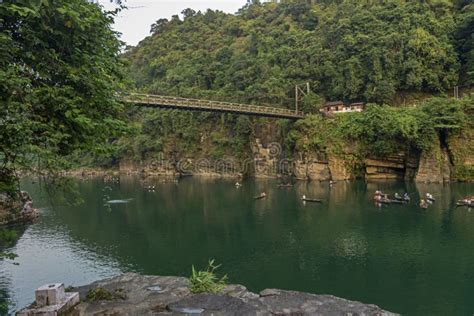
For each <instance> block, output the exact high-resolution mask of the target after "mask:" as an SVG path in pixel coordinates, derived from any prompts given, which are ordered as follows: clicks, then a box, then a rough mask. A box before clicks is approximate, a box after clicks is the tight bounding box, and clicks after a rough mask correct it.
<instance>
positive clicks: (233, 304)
mask: <svg viewBox="0 0 474 316" xmlns="http://www.w3.org/2000/svg"><path fill="white" fill-rule="evenodd" d="M97 288H102V289H105V290H107V291H111V292H114V291H117V290H119V291H120V292H121V293H123V294H124V297H122V299H115V300H109V301H104V300H102V301H84V299H85V298H86V296H87V293H88V292H89V291H90V290H94V289H97ZM74 290H75V291H78V292H79V293H80V297H81V299H82V300H83V301H82V302H81V303H80V304H79V305H77V306H76V307H75V308H74V310H73V311H72V312H71V315H76V316H78V315H187V314H188V315H189V314H199V315H395V314H393V313H390V312H387V311H384V310H382V309H381V308H379V307H377V306H375V305H366V304H363V303H359V302H354V301H348V300H345V299H342V298H337V297H334V296H330V295H315V294H308V293H301V292H294V291H283V290H275V289H267V290H264V291H262V292H260V294H255V293H252V292H249V291H247V289H246V288H245V287H244V286H242V285H228V286H227V287H226V288H225V289H224V291H223V293H222V294H220V295H215V294H195V295H193V294H191V293H190V292H189V290H188V280H187V279H186V278H181V277H161V276H141V275H138V274H133V273H127V274H124V275H121V276H118V277H114V278H111V279H107V280H102V281H98V282H94V283H92V284H90V285H87V286H82V287H79V288H76V289H74Z"/></svg>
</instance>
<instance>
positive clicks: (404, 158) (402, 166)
mask: <svg viewBox="0 0 474 316" xmlns="http://www.w3.org/2000/svg"><path fill="white" fill-rule="evenodd" d="M364 165H365V178H366V179H367V180H389V179H407V180H412V179H413V178H414V176H415V173H416V170H417V168H418V160H417V158H416V157H412V156H411V155H409V154H408V153H405V152H400V153H398V154H394V155H390V156H386V157H383V158H380V157H369V158H366V159H365V161H364Z"/></svg>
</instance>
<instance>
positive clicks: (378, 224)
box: [0, 177, 474, 315]
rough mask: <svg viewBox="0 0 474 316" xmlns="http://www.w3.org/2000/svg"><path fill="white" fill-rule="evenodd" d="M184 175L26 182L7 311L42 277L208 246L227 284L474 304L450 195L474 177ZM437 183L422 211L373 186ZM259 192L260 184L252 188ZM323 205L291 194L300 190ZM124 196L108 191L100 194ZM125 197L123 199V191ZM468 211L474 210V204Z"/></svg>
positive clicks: (415, 192) (153, 267) (97, 272)
mask: <svg viewBox="0 0 474 316" xmlns="http://www.w3.org/2000/svg"><path fill="white" fill-rule="evenodd" d="M234 182H235V181H232V180H222V179H202V178H186V179H184V180H182V181H180V182H179V184H175V183H159V182H158V181H157V182H156V183H155V185H156V187H155V191H154V192H150V191H149V190H147V189H146V188H144V187H143V186H142V185H141V184H140V180H139V178H137V177H128V178H127V177H122V178H121V181H120V183H104V182H103V181H102V179H89V180H77V183H78V189H79V192H80V194H81V196H82V198H83V199H84V203H83V204H81V205H78V206H67V205H59V204H58V203H56V202H55V201H54V199H52V198H48V196H47V194H45V192H44V190H42V189H41V186H40V185H39V184H38V183H33V182H32V181H24V189H26V190H28V191H29V192H30V193H31V194H32V196H33V198H34V201H35V205H36V207H39V208H40V212H41V215H40V217H39V219H38V220H37V222H36V223H34V224H32V225H29V226H27V227H26V229H25V230H24V232H23V231H22V234H20V235H19V239H18V241H17V242H16V244H15V246H13V247H12V248H11V249H10V250H11V251H13V252H15V253H16V254H17V255H18V258H17V259H16V260H15V261H14V262H16V263H18V265H14V264H12V263H11V262H9V261H3V262H0V299H2V298H1V296H2V295H3V299H5V298H8V299H9V300H10V302H11V305H10V307H9V309H10V311H13V310H16V309H18V308H20V307H23V306H24V305H26V304H28V303H29V302H31V301H32V300H33V297H34V289H35V288H37V287H39V286H40V285H42V284H44V283H50V282H64V283H65V284H66V286H68V285H82V284H86V283H89V282H92V281H94V280H97V279H100V278H104V277H108V276H113V275H116V274H119V273H123V272H129V271H133V272H139V273H143V274H158V275H178V276H189V274H190V272H191V265H192V264H194V265H196V266H197V267H204V266H205V265H206V262H207V260H208V259H210V258H214V259H215V260H216V262H218V263H220V264H222V266H221V268H220V270H219V271H220V272H221V273H226V274H227V275H228V276H229V281H230V282H231V283H240V284H244V285H246V286H247V287H248V288H249V289H250V290H252V291H260V290H262V289H264V288H282V289H291V290H299V291H306V292H312V293H318V294H332V295H336V296H340V297H344V298H347V299H351V300H357V301H362V302H364V303H372V304H376V305H379V306H380V307H382V308H384V309H386V310H389V311H393V312H398V313H403V314H406V315H428V314H430V315H435V314H439V315H472V314H473V313H474V300H473V299H472V293H474V229H473V228H474V212H471V210H469V209H467V208H464V207H463V208H456V207H455V202H456V200H457V199H458V198H460V197H462V196H465V195H469V194H472V193H473V191H474V184H465V183H464V184H463V183H455V184H450V185H425V184H419V185H415V184H414V183H406V182H378V183H365V182H363V181H355V182H339V183H336V184H335V185H334V186H333V187H332V188H331V187H329V184H328V183H327V182H324V183H319V182H316V183H303V182H301V183H297V185H296V186H295V187H293V188H290V189H281V188H277V186H276V181H275V180H248V181H244V182H243V186H242V187H241V188H236V187H235V185H234ZM377 189H381V190H383V191H384V192H388V193H394V192H397V191H398V192H400V193H402V192H405V191H407V192H409V193H410V195H411V197H412V199H413V200H414V201H417V200H419V195H420V194H425V193H426V192H430V193H432V194H433V195H434V196H435V197H436V198H437V201H436V202H435V203H434V204H433V205H431V206H430V207H429V209H428V210H426V211H425V210H421V209H419V208H418V207H417V206H416V205H415V202H412V203H411V204H409V205H385V206H383V207H381V208H379V207H377V206H375V205H374V203H373V202H372V196H373V192H374V191H375V190H377ZM261 192H266V193H267V197H266V198H265V199H262V200H254V199H253V197H254V196H256V195H258V194H259V193H261ZM303 194H305V195H306V196H307V197H311V198H321V199H323V200H324V202H323V203H322V204H313V203H308V204H306V205H304V204H303V203H302V202H301V201H300V197H301V195H303ZM109 200H126V201H123V203H114V204H106V205H110V206H104V201H109ZM125 202H126V203H125ZM473 211H474V210H473Z"/></svg>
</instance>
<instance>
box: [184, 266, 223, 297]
mask: <svg viewBox="0 0 474 316" xmlns="http://www.w3.org/2000/svg"><path fill="white" fill-rule="evenodd" d="M219 267H220V265H214V259H212V260H209V263H208V265H207V269H206V270H204V271H196V269H195V268H194V265H193V266H192V274H191V277H190V278H189V290H190V291H191V293H193V294H197V293H213V294H218V293H220V292H222V290H223V289H224V287H225V285H226V281H227V275H224V276H223V277H222V278H220V279H219V278H218V277H217V275H216V274H215V271H216V270H217V269H218V268H219Z"/></svg>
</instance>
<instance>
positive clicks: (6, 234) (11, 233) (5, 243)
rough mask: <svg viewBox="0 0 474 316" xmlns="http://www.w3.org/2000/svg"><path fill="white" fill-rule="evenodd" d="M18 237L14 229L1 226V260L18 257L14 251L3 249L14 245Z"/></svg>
mask: <svg viewBox="0 0 474 316" xmlns="http://www.w3.org/2000/svg"><path fill="white" fill-rule="evenodd" d="M17 238H18V234H17V232H16V231H15V230H14V229H5V228H0V261H1V260H4V259H7V260H15V258H16V257H18V256H17V255H16V254H14V253H11V252H5V251H3V249H6V248H10V247H12V246H13V245H14V243H15V241H16V240H17ZM0 309H1V307H0Z"/></svg>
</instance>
